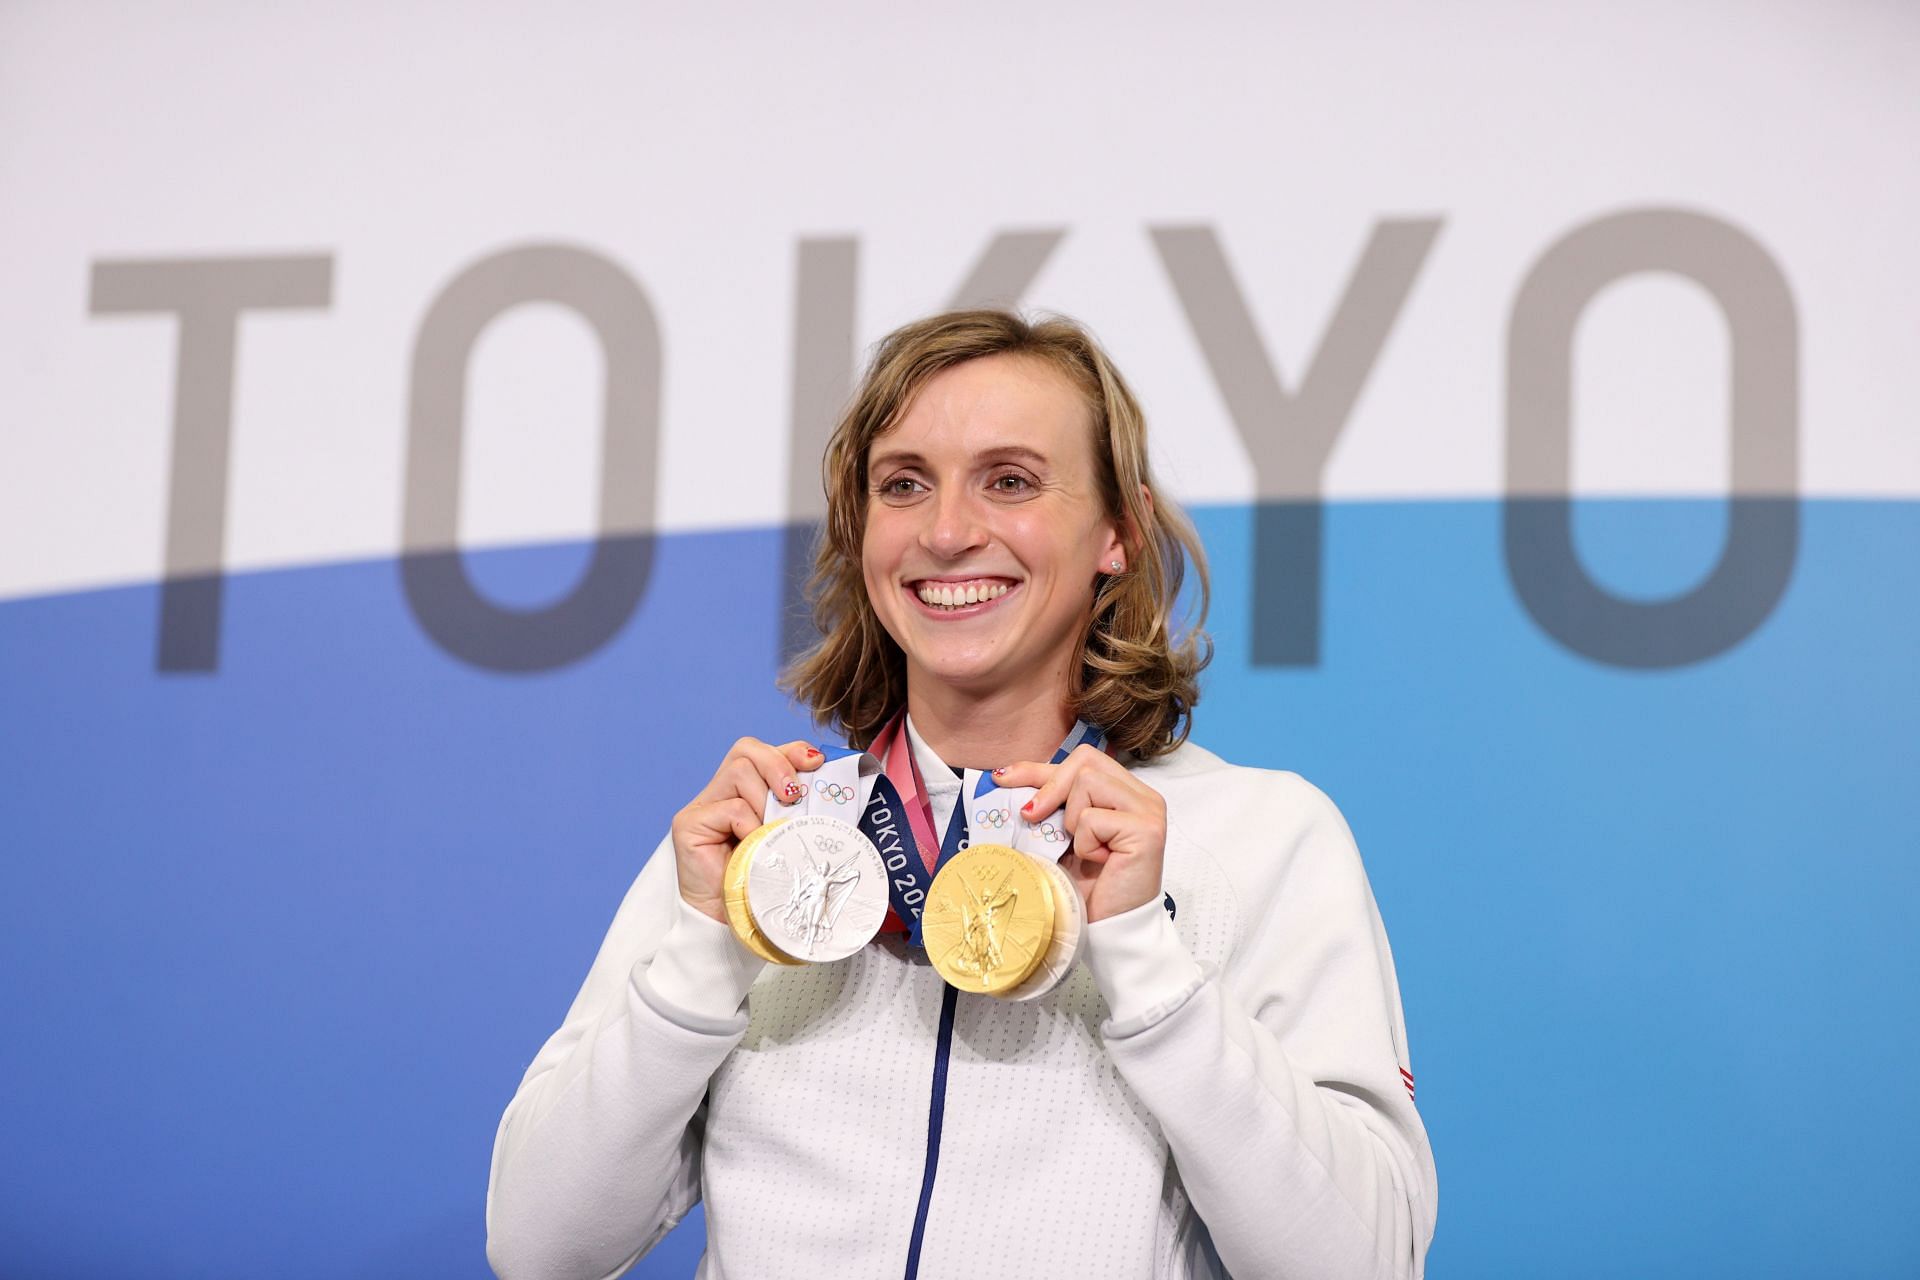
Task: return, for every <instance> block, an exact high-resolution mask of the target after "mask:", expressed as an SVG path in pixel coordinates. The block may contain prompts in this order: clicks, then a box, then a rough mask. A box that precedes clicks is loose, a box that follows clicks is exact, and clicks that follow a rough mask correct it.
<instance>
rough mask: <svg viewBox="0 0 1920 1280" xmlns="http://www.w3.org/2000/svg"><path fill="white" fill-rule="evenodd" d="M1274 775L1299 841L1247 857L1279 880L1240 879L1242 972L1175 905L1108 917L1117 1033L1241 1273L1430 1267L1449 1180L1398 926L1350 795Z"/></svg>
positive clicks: (1106, 951) (1102, 940)
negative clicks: (1205, 958) (1439, 1174)
mask: <svg viewBox="0 0 1920 1280" xmlns="http://www.w3.org/2000/svg"><path fill="white" fill-rule="evenodd" d="M1261 779H1262V781H1261V784H1260V785H1262V786H1264V787H1270V788H1272V790H1271V791H1270V792H1267V793H1265V794H1264V799H1265V800H1266V803H1265V804H1263V805H1262V806H1261V807H1262V809H1263V810H1264V811H1265V812H1266V813H1267V814H1269V815H1271V816H1272V817H1273V818H1274V819H1276V822H1275V823H1274V824H1273V826H1268V827H1267V829H1268V830H1269V831H1272V830H1273V829H1274V827H1275V826H1277V827H1278V828H1279V834H1280V840H1279V843H1280V845H1281V846H1282V847H1277V848H1262V849H1259V850H1255V851H1249V852H1251V853H1252V855H1253V857H1254V859H1255V860H1256V861H1255V862H1254V863H1252V864H1251V865H1254V866H1256V867H1258V868H1261V869H1265V870H1266V871H1267V874H1266V876H1265V877H1264V878H1259V879H1256V878H1255V877H1253V876H1234V877H1232V878H1233V879H1235V880H1236V881H1238V883H1239V885H1240V889H1241V894H1242V901H1241V903H1240V911H1241V920H1240V926H1241V933H1240V941H1239V944H1238V945H1237V946H1236V948H1235V950H1234V953H1233V955H1232V956H1231V957H1230V958H1229V960H1228V961H1227V964H1226V967H1225V969H1224V971H1223V972H1220V973H1210V972H1206V971H1203V970H1202V968H1201V967H1200V965H1199V964H1197V963H1196V962H1195V961H1194V959H1193V958H1192V956H1191V955H1190V954H1189V953H1188V951H1187V949H1186V947H1185V945H1184V944H1183V943H1182V942H1181V941H1180V938H1179V935H1178V934H1177V933H1176V932H1175V930H1174V926H1173V924H1172V923H1171V921H1170V920H1169V919H1168V917H1167V914H1166V912H1165V911H1163V910H1162V909H1161V904H1160V903H1159V902H1152V903H1148V904H1146V905H1145V906H1142V907H1139V908H1136V909H1135V910H1133V911H1130V912H1127V913H1126V914H1124V915H1121V916H1116V917H1113V918H1112V919H1109V920H1103V921H1100V922H1098V923H1096V924H1094V925H1092V926H1091V927H1090V929H1089V931H1088V965H1089V968H1090V969H1091V970H1092V973H1093V976H1094V980H1095V981H1096V983H1098V984H1099V986H1100V988H1101V990H1102V993H1103V994H1104V995H1105V996H1106V998H1107V1003H1108V1007H1109V1010H1110V1012H1111V1014H1112V1017H1111V1018H1110V1020H1109V1021H1108V1022H1107V1023H1106V1024H1105V1025H1104V1026H1103V1027H1102V1035H1103V1036H1104V1038H1105V1040H1106V1044H1107V1049H1108V1052H1109V1053H1110V1054H1111V1056H1112V1058H1113V1061H1114V1065H1115V1067H1116V1068H1117V1069H1118V1070H1119V1072H1120V1074H1121V1076H1122V1077H1123V1078H1124V1079H1125V1080H1126V1082H1127V1084H1128V1085H1129V1087H1131V1088H1132V1089H1133V1091H1134V1093H1135V1094H1137V1095H1138V1096H1139V1098H1140V1099H1141V1101H1142V1102H1144V1103H1145V1104H1146V1106H1147V1108H1148V1109H1149V1110H1150V1111H1151V1112H1152V1113H1153V1115H1154V1118H1155V1119H1156V1120H1157V1121H1158V1123H1159V1125H1160V1127H1161V1131H1162V1132H1163V1133H1164V1134H1165V1135H1166V1138H1167V1141H1168V1143H1169V1145H1170V1147H1171V1149H1172V1152H1173V1158H1174V1162H1175V1164H1176V1166H1177V1167H1178V1169H1179V1172H1180V1179H1181V1182H1182V1183H1183V1184H1184V1186H1185V1188H1186V1192H1187V1196H1188V1198H1189V1200H1190V1201H1191V1202H1192V1205H1193V1209H1194V1212H1195V1213H1196V1214H1197V1215H1198V1216H1199V1218H1200V1220H1201V1221H1202V1222H1203V1223H1205V1225H1206V1228H1207V1231H1208V1234H1209V1235H1210V1236H1211V1239H1212V1243H1213V1248H1214V1250H1215V1251H1216V1252H1217V1253H1218V1255H1219V1259H1220V1261H1221V1262H1222V1263H1223V1264H1224V1265H1225V1267H1226V1268H1227V1270H1228V1271H1229V1272H1231V1273H1232V1274H1233V1275H1236V1276H1262V1277H1272V1278H1273V1280H1341V1278H1348V1277H1351V1278H1353V1280H1359V1278H1361V1277H1367V1278H1369V1280H1372V1278H1375V1277H1378V1278H1382V1280H1385V1278H1392V1280H1419V1277H1420V1276H1421V1275H1422V1274H1423V1273H1424V1270H1425V1262H1426V1252H1427V1246H1428V1244H1429V1243H1430V1242H1431V1240H1432V1238H1433V1227H1434V1212H1435V1199H1436V1196H1437V1194H1438V1192H1437V1184H1436V1176H1435V1172H1434V1166H1433V1155H1432V1151H1431V1149H1430V1148H1429V1146H1428V1144H1427V1137H1426V1130H1425V1127H1424V1126H1423V1125H1422V1123H1421V1121H1420V1116H1419V1113H1418V1112H1417V1111H1415V1110H1414V1105H1413V1098H1412V1077H1411V1075H1410V1074H1408V1075H1407V1076H1406V1077H1405V1078H1404V1079H1403V1078H1402V1072H1403V1070H1405V1071H1407V1072H1410V1071H1411V1063H1410V1061H1409V1060H1408V1056H1407V1051H1406V1032H1405V1024H1404V1022H1403V1021H1402V1017H1401V1010H1400V994H1399V987H1398V984H1397V982H1396V980H1395V977H1394V971H1393V956H1392V953H1391V952H1390V951H1389V950H1388V947H1387V937H1386V931H1385V929H1384V928H1383V927H1382V925H1381V922H1380V914H1379V911H1378V909H1377V908H1376V907H1375V905H1374V900H1373V892H1372V889H1371V888H1370V886H1369V885H1368V883H1367V877H1366V872H1365V871H1364V870H1363V868H1362V867H1361V864H1360V855H1359V852H1358V851H1357V850H1356V849H1355V847H1354V843H1353V837H1352V835H1351V834H1350V832H1349V831H1348V829H1347V824H1346V822H1345V821H1344V820H1343V819H1342V818H1341V816H1340V814H1339V812H1338V810H1336V809H1335V808H1334V806H1333V804H1332V802H1331V801H1329V800H1328V799H1327V798H1326V797H1325V796H1324V795H1322V794H1321V793H1320V792H1319V791H1318V790H1316V789H1315V788H1313V787H1312V786H1311V785H1310V784H1308V783H1306V782H1305V781H1304V780H1302V779H1300V778H1299V777H1297V776H1295V775H1292V774H1266V775H1261ZM1288 814H1293V815H1296V820H1294V821H1291V822H1289V821H1287V820H1285V815H1288ZM1259 834H1260V832H1259V831H1257V830H1250V831H1249V836H1250V837H1257V836H1258V835H1259Z"/></svg>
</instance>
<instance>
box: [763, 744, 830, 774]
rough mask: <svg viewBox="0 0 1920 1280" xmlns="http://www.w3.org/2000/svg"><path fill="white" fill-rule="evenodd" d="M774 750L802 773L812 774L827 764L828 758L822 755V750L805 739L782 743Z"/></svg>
mask: <svg viewBox="0 0 1920 1280" xmlns="http://www.w3.org/2000/svg"><path fill="white" fill-rule="evenodd" d="M774 749H775V750H776V751H778V752H779V753H780V754H781V755H783V756H785V757H786V758H787V764H788V765H789V766H791V767H792V768H794V769H797V770H799V771H800V772H801V773H812V772H813V771H814V770H815V769H818V768H819V767H820V766H821V765H823V764H825V763H826V762H827V758H826V756H824V755H822V754H821V753H820V749H819V748H818V747H816V746H814V745H813V744H812V743H811V742H808V741H807V740H806V739H804V738H796V739H794V740H793V741H792V742H786V743H782V744H781V745H780V746H778V747H776V748H774Z"/></svg>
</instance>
